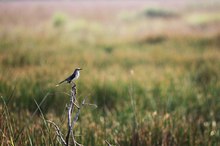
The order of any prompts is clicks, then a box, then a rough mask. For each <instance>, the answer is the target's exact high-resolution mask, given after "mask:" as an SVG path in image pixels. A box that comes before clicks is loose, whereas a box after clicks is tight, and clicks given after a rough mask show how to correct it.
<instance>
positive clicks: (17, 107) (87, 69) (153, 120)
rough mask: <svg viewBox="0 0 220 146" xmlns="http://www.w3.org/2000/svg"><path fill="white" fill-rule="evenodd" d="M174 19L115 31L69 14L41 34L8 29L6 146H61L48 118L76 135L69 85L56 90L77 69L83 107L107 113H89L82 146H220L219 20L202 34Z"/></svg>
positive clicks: (37, 29) (80, 129) (80, 127)
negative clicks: (69, 118)
mask: <svg viewBox="0 0 220 146" xmlns="http://www.w3.org/2000/svg"><path fill="white" fill-rule="evenodd" d="M171 12H172V11H170V12H168V11H165V10H160V9H158V10H157V9H156V10H155V9H146V10H145V11H141V12H140V13H144V15H146V16H147V17H146V18H145V17H144V18H143V17H141V18H140V17H132V18H129V19H130V20H129V21H127V20H124V19H118V17H117V19H116V20H114V21H113V20H112V22H111V23H110V24H111V25H109V24H107V23H106V22H99V21H93V20H89V19H83V18H80V19H76V18H72V17H71V16H69V15H66V14H65V13H56V14H54V16H52V17H51V18H50V19H49V20H47V21H46V22H44V23H43V25H37V26H33V27H31V26H27V27H26V26H23V25H16V26H15V25H12V26H10V25H9V26H5V25H4V23H2V25H0V30H1V31H0V68H1V70H0V80H1V82H0V96H1V101H0V103H1V104H0V112H1V114H0V133H1V137H0V142H1V145H59V143H58V142H57V140H56V139H57V137H56V134H55V133H54V131H53V130H51V129H52V127H50V126H49V125H47V124H45V119H50V120H52V121H54V122H55V123H57V124H58V125H59V126H60V128H61V129H62V130H63V131H64V132H66V130H67V129H66V125H64V124H63V123H66V122H67V121H66V119H65V113H66V109H65V105H66V103H67V102H68V101H69V97H68V95H67V94H66V93H68V92H69V85H68V84H64V85H62V86H60V87H58V88H57V87H55V85H56V84H57V83H58V82H59V81H60V80H61V79H63V78H65V77H66V76H68V75H69V74H71V73H72V71H73V70H74V69H75V68H76V67H81V68H83V71H82V72H81V76H80V79H79V80H77V83H76V84H77V87H78V90H77V95H78V97H79V101H81V100H82V97H86V96H89V97H91V98H89V100H90V101H91V103H95V104H97V106H98V107H97V108H96V109H94V108H92V107H91V108H90V107H88V108H85V109H84V110H82V111H81V114H80V116H79V120H78V122H77V123H76V125H75V126H76V127H75V133H74V135H75V136H76V141H77V142H79V143H82V144H83V145H96V146H101V145H106V141H107V142H109V143H110V144H112V145H133V146H134V145H155V146H156V145H164V146H166V145H192V146H195V145H209V146H215V145H216V146H217V145H219V144H220V140H219V139H220V130H219V129H220V116H219V115H220V112H219V111H220V102H219V96H220V90H219V89H220V82H219V78H220V76H219V74H220V59H219V58H220V57H219V56H220V51H219V47H220V46H219V36H220V35H219V28H218V27H216V26H215V25H214V24H213V23H217V24H218V21H217V20H216V21H215V22H213V21H212V20H210V21H211V22H210V23H209V22H208V21H209V20H208V19H206V20H205V23H206V27H205V29H203V30H201V28H200V26H199V24H198V25H195V26H194V25H193V26H191V21H190V22H188V17H189V13H188V12H187V11H184V10H183V11H181V12H176V11H175V13H171ZM176 13H177V14H176ZM138 14H139V13H138ZM214 16H215V15H214ZM214 16H213V17H214ZM1 17H2V16H1ZM151 17H153V19H152V18H151ZM161 17H162V19H161ZM166 17H169V21H167V19H166ZM189 19H191V18H189ZM216 19H217V17H216ZM87 23H89V24H91V25H90V26H88V25H87ZM180 23H181V24H180ZM193 23H194V22H193ZM196 23H197V22H196ZM199 23H200V22H199ZM201 23H203V21H202V22H201ZM113 24H115V25H113ZM171 24H172V25H171ZM155 28H157V29H156V30H155ZM171 28H172V29H171ZM176 29H177V30H178V31H176ZM158 30H161V31H159V33H158ZM45 96H46V97H47V98H46V99H44V98H45ZM42 100H43V103H42V104H40V109H41V110H40V111H39V107H38V106H37V105H36V103H38V104H39V103H41V101H42ZM36 109H38V111H37V112H35V111H36Z"/></svg>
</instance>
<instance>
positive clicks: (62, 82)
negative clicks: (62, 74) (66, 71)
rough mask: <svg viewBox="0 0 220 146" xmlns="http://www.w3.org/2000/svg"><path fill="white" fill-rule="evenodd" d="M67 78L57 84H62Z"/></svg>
mask: <svg viewBox="0 0 220 146" xmlns="http://www.w3.org/2000/svg"><path fill="white" fill-rule="evenodd" d="M65 81H66V80H63V81H61V82H59V83H58V84H57V85H56V86H60V84H62V83H63V82H65Z"/></svg>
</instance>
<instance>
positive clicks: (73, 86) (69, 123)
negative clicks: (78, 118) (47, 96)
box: [66, 83, 76, 146]
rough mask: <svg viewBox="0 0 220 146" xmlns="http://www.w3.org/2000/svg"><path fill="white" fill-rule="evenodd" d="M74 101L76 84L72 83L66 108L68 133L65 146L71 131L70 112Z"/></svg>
mask: <svg viewBox="0 0 220 146" xmlns="http://www.w3.org/2000/svg"><path fill="white" fill-rule="evenodd" d="M75 101H76V84H75V83H73V85H72V89H71V96H70V104H69V107H68V123H67V127H68V131H67V135H66V146H68V145H69V138H70V134H71V131H72V111H73V108H74V105H75Z"/></svg>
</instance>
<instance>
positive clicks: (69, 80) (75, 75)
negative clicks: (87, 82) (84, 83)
mask: <svg viewBox="0 0 220 146" xmlns="http://www.w3.org/2000/svg"><path fill="white" fill-rule="evenodd" d="M80 70H82V69H81V68H76V69H75V70H74V72H73V74H72V75H70V76H69V77H68V78H66V79H65V80H63V81H61V82H59V83H58V84H57V85H56V86H59V85H60V84H62V83H63V82H67V83H71V82H72V81H73V80H76V79H78V78H79V75H80V73H79V72H80Z"/></svg>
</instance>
